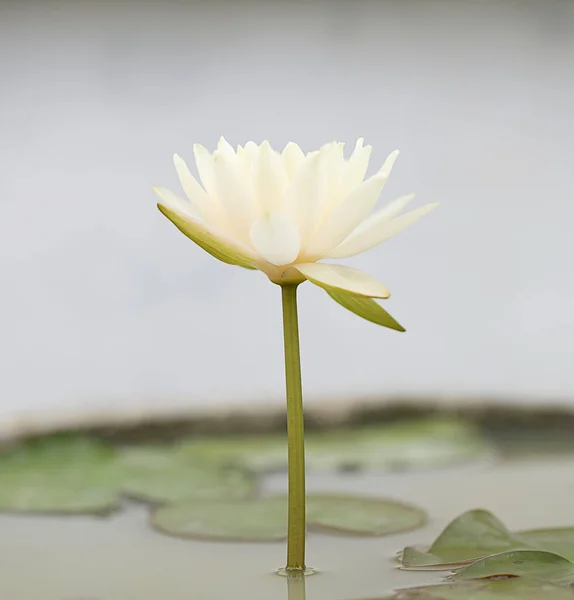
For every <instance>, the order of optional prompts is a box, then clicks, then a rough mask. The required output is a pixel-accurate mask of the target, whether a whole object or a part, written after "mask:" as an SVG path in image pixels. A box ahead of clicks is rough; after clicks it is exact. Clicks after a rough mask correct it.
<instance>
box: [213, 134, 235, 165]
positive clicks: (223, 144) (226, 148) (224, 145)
mask: <svg viewBox="0 0 574 600" xmlns="http://www.w3.org/2000/svg"><path fill="white" fill-rule="evenodd" d="M217 152H218V153H219V154H221V155H224V156H225V157H226V158H227V159H228V160H231V161H234V160H235V158H236V156H237V155H236V154H235V150H234V149H233V146H232V145H231V144H230V143H229V142H228V141H227V140H226V139H225V138H224V137H223V136H221V137H220V138H219V141H218V142H217Z"/></svg>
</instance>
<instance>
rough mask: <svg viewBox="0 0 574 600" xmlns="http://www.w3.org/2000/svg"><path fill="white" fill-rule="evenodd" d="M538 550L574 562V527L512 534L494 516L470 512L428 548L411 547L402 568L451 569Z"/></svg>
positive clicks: (488, 513) (486, 512) (405, 553)
mask: <svg viewBox="0 0 574 600" xmlns="http://www.w3.org/2000/svg"><path fill="white" fill-rule="evenodd" d="M516 550H539V551H545V552H551V553H554V554H558V555H560V556H562V557H563V558H566V559H568V560H572V559H574V528H572V527H566V528H563V529H560V528H557V529H535V530H529V531H524V532H514V533H513V532H511V531H509V530H508V529H507V528H506V527H505V526H504V524H503V523H501V522H500V521H499V520H498V519H497V518H496V517H495V516H494V515H493V514H491V513H490V512H488V511H485V510H471V511H469V512H466V513H464V514H462V515H461V516H460V517H457V518H456V519H455V520H454V521H453V522H452V523H450V524H449V525H448V526H447V527H446V529H445V530H444V531H443V532H442V533H441V534H440V535H439V537H438V538H437V539H436V541H435V542H434V543H433V544H432V545H431V547H430V548H428V549H421V548H418V547H416V546H409V547H407V548H405V549H404V550H403V553H402V559H401V562H402V565H403V567H408V568H446V569H448V568H451V567H452V566H453V565H461V564H465V563H469V562H472V561H474V560H478V559H480V558H484V557H487V556H490V555H493V554H500V553H502V552H512V551H516Z"/></svg>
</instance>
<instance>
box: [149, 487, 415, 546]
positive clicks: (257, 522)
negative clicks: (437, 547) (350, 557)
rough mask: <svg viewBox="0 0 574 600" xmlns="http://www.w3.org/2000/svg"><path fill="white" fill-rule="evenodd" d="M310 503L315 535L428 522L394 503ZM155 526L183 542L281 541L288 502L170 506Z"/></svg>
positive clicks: (377, 531)
mask: <svg viewBox="0 0 574 600" xmlns="http://www.w3.org/2000/svg"><path fill="white" fill-rule="evenodd" d="M307 503H308V504H307V506H308V511H307V514H308V519H307V525H308V528H309V529H310V530H313V529H316V530H321V531H326V530H329V531H337V532H340V533H347V534H355V535H357V534H358V535H385V534H389V533H395V532H397V531H404V530H407V529H412V528H414V527H418V526H420V525H421V524H422V523H424V520H425V515H424V513H423V512H422V511H421V510H419V509H417V508H414V507H412V506H406V505H402V504H399V503H397V502H393V501H389V500H378V499H375V498H359V497H354V496H329V495H317V496H314V495H311V496H308V498H307ZM152 524H153V526H154V527H155V528H157V529H158V530H160V531H162V532H164V533H167V534H170V535H174V536H178V537H191V538H200V539H201V538H208V539H215V540H236V541H275V540H282V539H285V537H286V535H287V497H286V496H271V497H268V498H258V499H254V500H247V501H239V502H237V501H235V502H231V501H209V502H208V501H192V502H182V503H176V504H169V505H166V506H164V507H161V508H159V509H158V510H156V511H155V512H154V513H153V515H152Z"/></svg>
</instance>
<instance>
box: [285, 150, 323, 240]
mask: <svg viewBox="0 0 574 600" xmlns="http://www.w3.org/2000/svg"><path fill="white" fill-rule="evenodd" d="M324 205H325V173H324V165H323V155H322V154H321V152H311V153H309V154H307V156H306V157H305V161H304V162H303V164H302V165H301V168H300V169H299V172H298V173H297V175H296V176H295V179H294V180H293V181H292V182H291V185H290V186H289V187H288V188H287V192H286V195H285V208H284V210H285V212H286V214H287V215H288V216H289V217H290V218H291V219H292V220H293V222H294V224H295V225H296V227H297V228H298V230H299V234H300V237H301V245H302V246H303V247H304V246H305V244H306V243H307V240H308V239H309V238H310V236H311V235H312V234H313V232H314V231H315V229H316V228H317V225H318V224H319V221H320V219H321V216H322V214H323V208H324Z"/></svg>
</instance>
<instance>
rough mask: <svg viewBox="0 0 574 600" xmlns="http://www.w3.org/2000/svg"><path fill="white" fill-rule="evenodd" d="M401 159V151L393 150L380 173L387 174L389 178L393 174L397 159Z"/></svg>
mask: <svg viewBox="0 0 574 600" xmlns="http://www.w3.org/2000/svg"><path fill="white" fill-rule="evenodd" d="M398 157H399V151H398V150H393V151H392V152H391V153H390V154H389V155H388V156H387V158H386V160H385V162H384V163H383V166H382V167H381V169H380V171H379V173H385V174H386V175H387V177H388V176H389V175H390V174H391V170H392V168H393V165H394V164H395V162H396V160H397V158H398Z"/></svg>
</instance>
